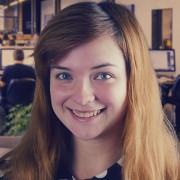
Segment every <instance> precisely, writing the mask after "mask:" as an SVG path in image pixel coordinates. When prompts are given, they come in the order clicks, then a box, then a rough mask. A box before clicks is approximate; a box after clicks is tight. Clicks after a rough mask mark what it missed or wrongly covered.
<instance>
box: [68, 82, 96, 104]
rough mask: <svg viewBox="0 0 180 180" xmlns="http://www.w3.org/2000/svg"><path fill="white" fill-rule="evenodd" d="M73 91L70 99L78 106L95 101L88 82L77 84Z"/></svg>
mask: <svg viewBox="0 0 180 180" xmlns="http://www.w3.org/2000/svg"><path fill="white" fill-rule="evenodd" d="M73 91H74V92H73V95H72V99H73V101H74V102H75V103H77V104H79V105H83V106H85V105H87V104H88V103H90V102H92V101H94V99H95V95H94V91H93V87H92V85H91V82H90V81H89V80H81V81H79V82H77V83H76V85H75V87H74V90H73Z"/></svg>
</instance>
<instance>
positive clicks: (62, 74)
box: [56, 73, 72, 80]
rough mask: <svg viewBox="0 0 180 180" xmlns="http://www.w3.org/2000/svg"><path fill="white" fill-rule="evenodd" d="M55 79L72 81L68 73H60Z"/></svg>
mask: <svg viewBox="0 0 180 180" xmlns="http://www.w3.org/2000/svg"><path fill="white" fill-rule="evenodd" d="M56 78H57V79H60V80H72V76H71V75H70V74H69V73H60V74H57V75H56Z"/></svg>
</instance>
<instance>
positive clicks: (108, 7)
mask: <svg viewBox="0 0 180 180" xmlns="http://www.w3.org/2000/svg"><path fill="white" fill-rule="evenodd" d="M100 36H111V37H112V38H114V39H115V41H116V42H117V43H118V45H119V48H120V49H121V51H122V52H123V55H124V59H125V63H126V68H127V76H128V92H127V94H128V100H127V107H128V109H127V115H126V118H125V125H124V132H123V138H122V139H123V143H122V144H123V154H124V165H123V167H122V174H123V179H125V180H142V179H146V180H166V179H168V180H178V173H179V172H178V171H179V154H178V150H177V148H178V147H177V146H178V145H177V140H176V138H175V136H174V132H173V128H172V126H171V125H170V123H169V122H168V120H167V119H166V118H165V117H164V114H163V110H162V106H161V101H160V92H159V86H158V82H157V79H156V75H155V73H154V70H153V68H152V65H151V62H150V58H149V53H148V47H147V43H146V40H145V38H144V35H143V32H142V30H141V28H140V26H139V24H138V22H137V20H136V18H135V17H134V15H133V14H132V13H131V12H130V11H129V10H128V9H127V8H126V7H124V6H123V5H117V4H114V3H110V2H102V3H99V4H97V3H93V2H83V3H77V4H74V5H71V6H69V7H67V8H65V9H63V10H61V11H60V12H59V13H58V14H57V15H55V16H54V17H53V18H52V19H51V20H50V21H49V22H48V24H47V25H46V26H45V28H44V29H43V30H42V32H41V34H40V36H39V39H38V42H37V44H36V47H35V50H34V59H35V69H36V75H37V78H36V79H37V83H36V89H35V97H34V102H33V109H32V117H31V123H30V127H29V129H28V131H27V133H26V134H25V135H24V136H23V138H22V140H21V142H20V143H19V144H18V146H17V147H16V148H15V149H14V150H12V151H11V152H10V153H8V154H6V155H5V156H4V157H2V158H1V160H3V159H7V158H8V161H9V163H8V164H7V165H6V166H1V167H0V169H2V170H3V171H4V172H5V177H6V178H7V179H13V180H19V179H21V180H23V179H24V180H34V179H38V180H52V179H53V178H54V176H55V174H56V171H57V167H59V165H60V166H61V167H64V168H66V167H67V166H68V153H69V149H71V148H68V147H70V146H71V133H70V132H69V131H68V129H67V128H66V127H65V126H64V125H63V124H62V123H61V122H60V121H59V119H58V118H57V117H56V115H55V114H54V112H53V109H52V106H51V100H50V82H49V81H50V77H49V76H50V67H51V62H52V60H53V59H55V58H57V57H58V58H59V57H63V56H65V55H66V54H67V53H68V52H69V51H70V50H71V49H73V48H74V47H77V46H79V45H81V44H83V43H86V42H89V41H91V40H93V39H95V38H97V37H100ZM120 139H121V138H120ZM72 151H73V150H72Z"/></svg>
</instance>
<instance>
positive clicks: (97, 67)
mask: <svg viewBox="0 0 180 180" xmlns="http://www.w3.org/2000/svg"><path fill="white" fill-rule="evenodd" d="M107 66H113V67H115V65H114V64H110V63H105V64H100V65H97V66H94V67H92V68H91V69H100V68H103V67H107Z"/></svg>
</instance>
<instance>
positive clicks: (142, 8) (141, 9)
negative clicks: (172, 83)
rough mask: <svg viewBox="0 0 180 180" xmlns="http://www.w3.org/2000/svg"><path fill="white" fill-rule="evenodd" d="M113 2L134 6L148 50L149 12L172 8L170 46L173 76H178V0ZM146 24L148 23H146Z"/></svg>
mask: <svg viewBox="0 0 180 180" xmlns="http://www.w3.org/2000/svg"><path fill="white" fill-rule="evenodd" d="M115 2H117V3H118V2H120V3H124V4H134V5H135V15H136V17H137V19H138V21H139V23H140V24H141V27H142V29H143V31H144V33H145V36H146V38H147V42H148V45H149V48H151V29H152V24H151V22H152V19H151V11H152V10H153V9H166V8H172V9H173V12H172V14H173V15H172V16H173V22H172V24H173V25H172V26H173V37H172V46H173V48H174V49H175V51H176V72H175V73H174V75H177V74H180V50H179V48H180V23H179V17H180V1H179V0H170V1H169V0H158V1H157V0H115ZM147 22H148V23H147Z"/></svg>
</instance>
